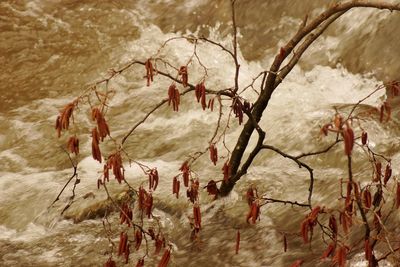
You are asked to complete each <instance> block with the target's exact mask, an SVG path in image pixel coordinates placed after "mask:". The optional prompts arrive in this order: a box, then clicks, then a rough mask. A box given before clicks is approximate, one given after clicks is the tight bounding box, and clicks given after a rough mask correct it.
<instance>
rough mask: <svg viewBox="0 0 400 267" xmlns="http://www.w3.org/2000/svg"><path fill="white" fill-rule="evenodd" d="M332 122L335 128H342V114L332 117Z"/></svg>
mask: <svg viewBox="0 0 400 267" xmlns="http://www.w3.org/2000/svg"><path fill="white" fill-rule="evenodd" d="M333 124H334V125H335V128H336V129H337V130H341V129H342V125H343V118H342V116H340V114H336V115H335V117H334V119H333Z"/></svg>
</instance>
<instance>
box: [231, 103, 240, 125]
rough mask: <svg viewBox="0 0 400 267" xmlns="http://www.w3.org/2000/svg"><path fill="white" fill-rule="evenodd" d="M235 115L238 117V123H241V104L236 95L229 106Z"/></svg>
mask: <svg viewBox="0 0 400 267" xmlns="http://www.w3.org/2000/svg"><path fill="white" fill-rule="evenodd" d="M231 108H232V110H233V113H234V114H235V117H236V118H238V119H239V125H241V124H242V123H243V104H242V102H241V101H240V99H239V98H238V97H236V98H234V99H233V100H232V106H231Z"/></svg>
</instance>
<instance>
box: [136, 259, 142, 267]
mask: <svg viewBox="0 0 400 267" xmlns="http://www.w3.org/2000/svg"><path fill="white" fill-rule="evenodd" d="M136 267H144V259H143V258H141V259H139V260H138V262H137V264H136Z"/></svg>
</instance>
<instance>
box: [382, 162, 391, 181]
mask: <svg viewBox="0 0 400 267" xmlns="http://www.w3.org/2000/svg"><path fill="white" fill-rule="evenodd" d="M391 176H392V167H391V164H390V163H389V164H387V165H386V169H385V177H384V179H383V183H384V184H385V185H386V184H387V182H388V181H389V179H390V177H391Z"/></svg>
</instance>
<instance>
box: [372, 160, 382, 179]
mask: <svg viewBox="0 0 400 267" xmlns="http://www.w3.org/2000/svg"><path fill="white" fill-rule="evenodd" d="M375 174H376V175H375V179H374V182H380V181H381V176H382V163H381V162H380V161H376V162H375Z"/></svg>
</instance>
